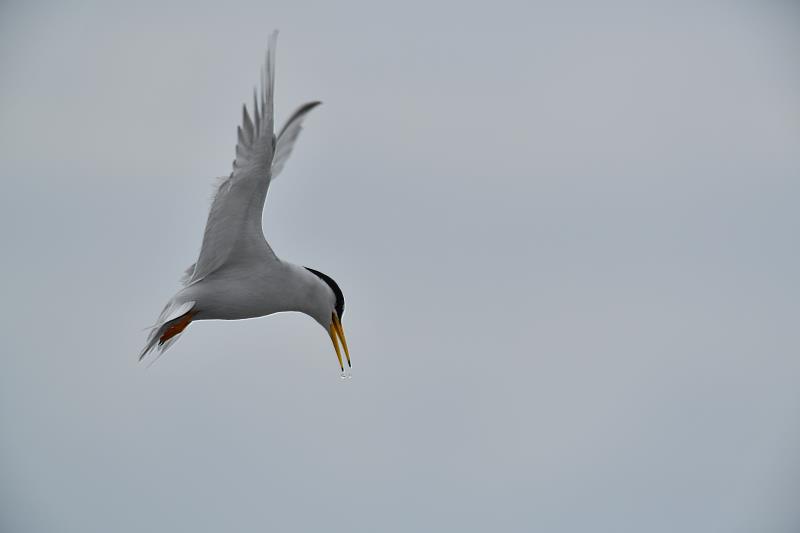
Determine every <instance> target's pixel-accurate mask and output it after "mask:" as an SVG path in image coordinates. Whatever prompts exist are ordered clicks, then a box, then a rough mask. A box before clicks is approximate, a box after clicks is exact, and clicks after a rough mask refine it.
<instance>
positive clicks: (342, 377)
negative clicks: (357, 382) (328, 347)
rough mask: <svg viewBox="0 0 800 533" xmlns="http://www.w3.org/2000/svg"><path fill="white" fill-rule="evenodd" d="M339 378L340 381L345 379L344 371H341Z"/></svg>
mask: <svg viewBox="0 0 800 533" xmlns="http://www.w3.org/2000/svg"><path fill="white" fill-rule="evenodd" d="M339 378H340V379H347V374H346V373H345V371H344V370H342V373H341V374H339Z"/></svg>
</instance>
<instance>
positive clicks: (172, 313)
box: [139, 301, 197, 364]
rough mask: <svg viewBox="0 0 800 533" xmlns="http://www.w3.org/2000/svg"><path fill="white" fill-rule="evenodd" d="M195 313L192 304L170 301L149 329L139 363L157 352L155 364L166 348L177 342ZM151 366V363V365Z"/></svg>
mask: <svg viewBox="0 0 800 533" xmlns="http://www.w3.org/2000/svg"><path fill="white" fill-rule="evenodd" d="M196 314H197V311H196V310H195V309H194V302H184V303H180V304H179V303H176V302H174V301H170V302H169V303H168V304H167V305H166V307H164V310H163V311H161V315H160V316H159V317H158V321H157V322H156V323H155V325H154V326H152V327H151V328H150V335H148V337H147V344H145V346H144V348H143V349H142V351H141V353H140V354H139V361H141V360H142V359H144V357H145V356H146V355H147V354H148V353H150V352H151V351H153V350H157V351H158V355H156V357H155V359H153V361H152V362H155V360H156V359H158V358H159V357H160V356H161V354H162V353H164V352H165V351H166V350H167V348H169V347H170V346H172V344H173V343H174V342H175V341H176V340H178V337H180V334H181V333H182V332H183V330H184V329H186V326H188V325H189V323H191V321H192V319H193V318H194V316H195V315H196ZM151 364H152V363H151Z"/></svg>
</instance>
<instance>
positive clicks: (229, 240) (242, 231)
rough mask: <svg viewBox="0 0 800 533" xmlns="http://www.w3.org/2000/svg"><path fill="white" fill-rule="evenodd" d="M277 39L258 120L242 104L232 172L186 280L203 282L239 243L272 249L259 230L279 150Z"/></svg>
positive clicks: (258, 96)
mask: <svg viewBox="0 0 800 533" xmlns="http://www.w3.org/2000/svg"><path fill="white" fill-rule="evenodd" d="M276 40H277V32H274V33H273V34H272V35H271V36H270V39H269V49H268V51H267V57H266V63H265V66H264V70H263V71H262V76H261V91H256V93H254V95H253V116H254V118H255V121H253V120H252V119H251V118H250V115H249V114H248V112H247V106H243V108H242V124H241V126H239V128H238V142H237V144H236V159H235V160H234V162H233V172H232V173H231V175H230V176H229V177H227V178H225V179H224V180H222V181H221V182H220V184H219V187H218V188H217V192H216V194H215V196H214V201H213V202H212V204H211V210H210V211H209V213H208V220H207V222H206V229H205V233H204V234H203V244H202V247H201V248H200V256H199V257H198V259H197V262H196V263H195V264H194V265H193V267H189V268H190V270H191V273H190V272H189V271H187V272H186V274H185V275H184V279H183V281H184V283H185V284H190V283H194V282H196V281H199V280H201V279H203V278H204V277H206V276H208V275H209V274H210V273H212V272H214V271H215V270H217V269H218V268H220V267H221V266H222V265H223V264H225V262H226V261H227V260H228V259H229V258H230V256H231V254H232V253H233V252H234V250H235V248H236V247H237V246H245V247H247V246H253V245H255V246H257V247H261V248H263V247H264V246H266V247H267V249H269V246H268V245H267V243H266V240H265V239H264V234H263V231H262V229H261V212H262V210H263V207H264V200H265V199H266V196H267V189H268V188H269V182H270V177H271V172H270V167H271V164H272V158H273V155H274V153H275V134H274V133H273V131H274V119H273V117H274V113H273V99H274V98H273V96H274V90H275V44H276ZM259 93H260V94H259ZM259 100H260V108H259ZM270 252H271V251H270ZM270 255H273V256H274V254H270Z"/></svg>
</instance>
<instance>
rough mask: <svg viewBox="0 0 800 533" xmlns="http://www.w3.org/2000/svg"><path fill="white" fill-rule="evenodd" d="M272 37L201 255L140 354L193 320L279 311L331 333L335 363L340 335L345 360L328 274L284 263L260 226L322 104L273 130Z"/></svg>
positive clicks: (339, 304)
mask: <svg viewBox="0 0 800 533" xmlns="http://www.w3.org/2000/svg"><path fill="white" fill-rule="evenodd" d="M276 40H277V32H275V33H273V34H272V35H271V36H270V40H269V48H268V51H267V57H266V62H265V66H264V69H263V71H262V80H261V90H260V91H256V92H255V93H254V98H253V118H252V119H251V117H250V114H249V113H248V110H247V107H246V106H243V109H242V124H241V125H240V126H239V128H238V132H237V133H238V142H237V144H236V159H235V160H234V163H233V172H232V173H231V174H230V176H229V177H228V178H226V179H224V180H222V181H221V182H220V184H219V187H218V189H217V192H216V194H215V196H214V200H213V202H212V205H211V209H210V211H209V214H208V220H207V222H206V228H205V232H204V234H203V244H202V247H201V249H200V255H199V257H198V259H197V261H196V262H195V264H193V265H192V266H191V267H189V268H188V269H187V270H186V272H185V274H184V277H183V279H182V282H183V284H184V287H183V289H182V290H180V291H179V292H178V293H177V294H176V295H175V296H173V297H172V298H171V299H170V301H169V302H168V303H167V305H166V306H165V307H164V310H163V311H162V312H161V315H160V316H159V318H158V321H157V322H156V324H155V325H154V326H153V327H152V329H151V331H150V334H149V337H148V339H147V343H146V344H145V346H144V348H143V349H142V352H141V354H140V356H139V359H142V358H144V357H145V356H146V355H147V354H148V353H149V352H151V351H152V350H154V349H155V350H157V351H158V353H159V354H160V353H163V352H164V351H165V350H166V349H167V348H169V346H171V345H172V344H173V343H174V342H175V341H176V340H177V338H178V337H179V336H180V334H181V333H182V332H183V330H184V329H185V328H186V326H187V325H188V324H189V323H190V322H192V321H194V320H208V319H225V320H235V319H240V318H252V317H257V316H264V315H269V314H272V313H277V312H280V311H299V312H302V313H305V314H307V315H309V316H311V317H312V318H314V320H316V321H317V322H318V323H319V324H320V325H322V326H323V327H324V328H325V329H326V330H328V333H329V335H330V336H331V340H332V341H333V344H334V347H335V348H336V352H337V356H339V364H340V367H342V368H343V365H342V363H341V356H340V354H339V345H338V343H337V340H341V342H342V344H343V347H344V348H345V354H346V355H347V361H348V364H349V362H350V357H349V353H348V350H347V344H346V340H345V339H344V331H343V330H342V328H341V323H340V318H341V315H342V314H343V312H344V297H343V296H342V293H341V290H340V289H339V287H338V285H336V282H334V281H333V280H332V279H331V278H330V277H329V276H327V275H325V274H322V273H321V272H317V271H315V270H311V269H308V268H304V267H300V266H297V265H293V264H291V263H289V262H286V261H282V260H281V259H279V258H278V257H277V256H276V255H275V253H274V252H273V251H272V248H270V246H269V244H268V243H267V241H266V239H265V238H264V233H263V230H262V226H261V217H262V212H263V209H264V202H265V200H266V196H267V189H268V188H269V185H270V183H271V181H272V180H273V179H274V178H275V177H276V176H277V175H278V174H279V173H280V172H281V170H282V169H283V167H284V165H285V164H286V160H287V159H288V158H289V155H290V154H291V152H292V149H293V147H294V143H295V141H296V140H297V137H298V135H299V134H300V130H301V128H302V123H303V120H304V119H305V117H306V116H307V115H308V113H309V112H310V111H311V110H312V109H314V108H315V107H316V106H317V105H319V102H309V103H307V104H305V105H303V106H301V107H300V108H299V109H298V110H297V111H295V113H294V114H292V116H291V117H290V118H289V120H288V121H287V122H286V125H285V126H284V127H283V128H282V129H281V131H280V133H279V134H278V136H277V137H276V136H275V134H274V111H273V100H274V84H275V45H276Z"/></svg>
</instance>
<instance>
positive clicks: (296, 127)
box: [272, 102, 322, 179]
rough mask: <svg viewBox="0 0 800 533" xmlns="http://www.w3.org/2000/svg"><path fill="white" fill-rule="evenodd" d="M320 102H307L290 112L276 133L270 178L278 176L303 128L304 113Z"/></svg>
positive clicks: (306, 113)
mask: <svg viewBox="0 0 800 533" xmlns="http://www.w3.org/2000/svg"><path fill="white" fill-rule="evenodd" d="M321 103H322V102H309V103H307V104H304V105H302V106H300V108H299V109H298V110H297V111H295V112H294V113H292V116H291V117H289V120H287V121H286V124H284V126H283V128H281V132H280V133H279V134H278V140H277V142H276V143H275V157H274V158H273V159H272V179H275V178H277V177H278V174H280V173H281V170H283V166H284V165H285V164H286V160H287V159H289V156H290V155H291V154H292V149H293V148H294V143H295V141H297V137H298V136H299V135H300V131H301V130H302V129H303V120H304V119H305V118H306V115H308V113H309V112H310V111H311V110H312V109H314V108H315V107H317V106H318V105H319V104H321Z"/></svg>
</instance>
